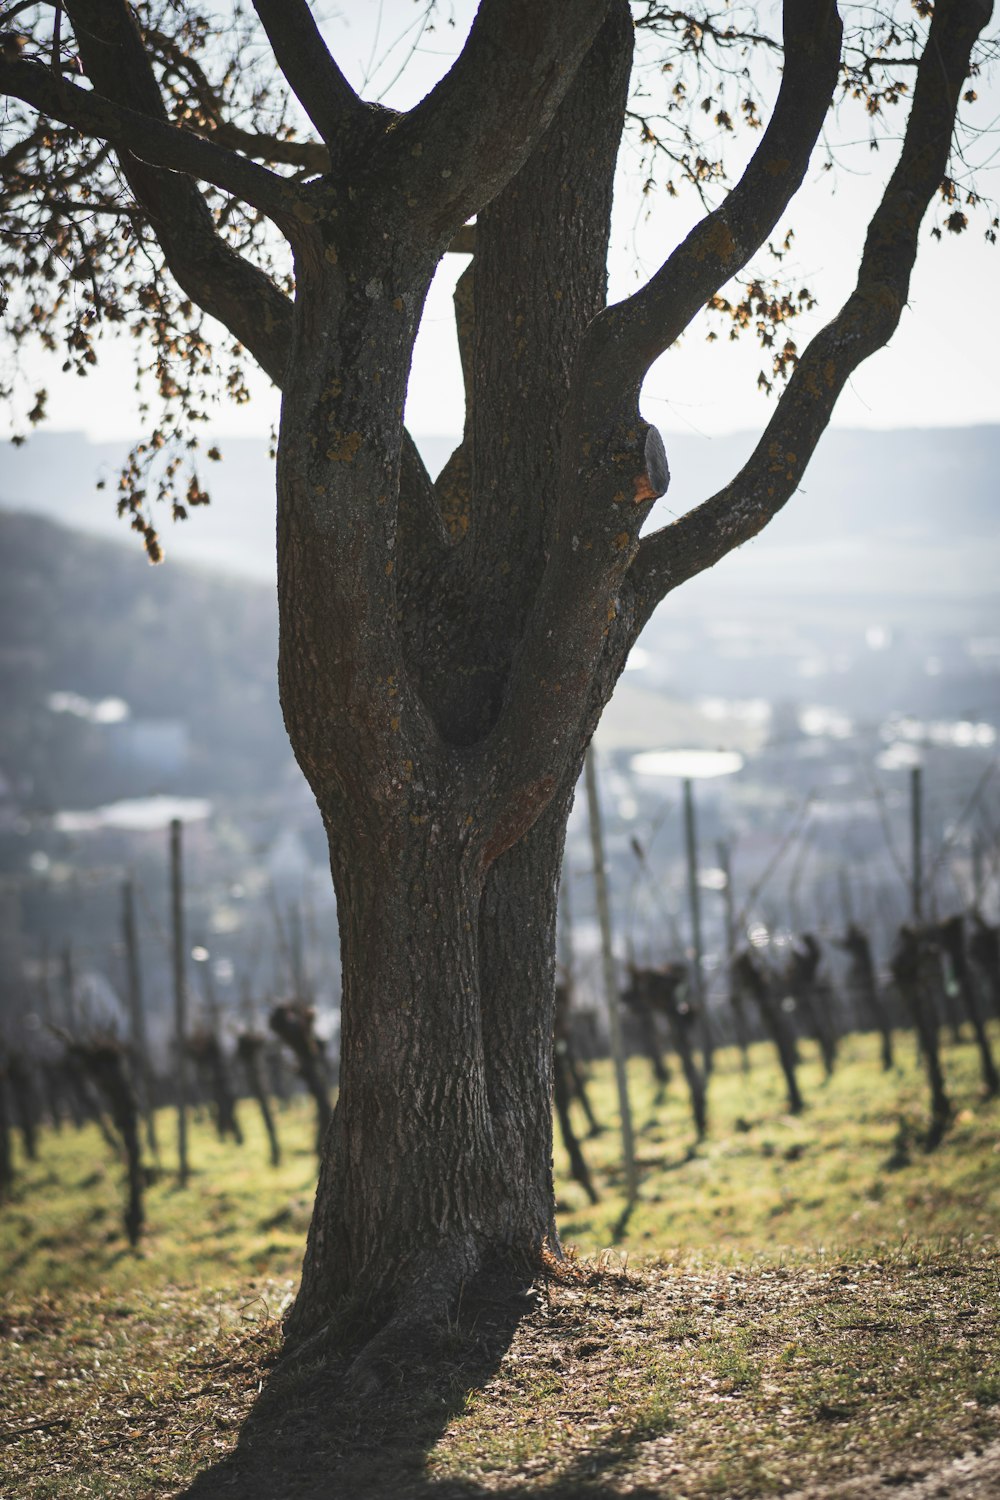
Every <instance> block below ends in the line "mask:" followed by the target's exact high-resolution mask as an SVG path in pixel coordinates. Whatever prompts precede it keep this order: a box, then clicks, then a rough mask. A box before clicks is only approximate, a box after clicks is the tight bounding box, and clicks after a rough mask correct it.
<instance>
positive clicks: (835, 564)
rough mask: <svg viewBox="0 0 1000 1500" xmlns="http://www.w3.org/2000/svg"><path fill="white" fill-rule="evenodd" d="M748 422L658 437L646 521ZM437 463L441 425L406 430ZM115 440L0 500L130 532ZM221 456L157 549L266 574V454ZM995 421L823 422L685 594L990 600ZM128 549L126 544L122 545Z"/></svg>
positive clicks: (32, 447) (998, 532)
mask: <svg viewBox="0 0 1000 1500" xmlns="http://www.w3.org/2000/svg"><path fill="white" fill-rule="evenodd" d="M756 440H757V435H756V434H750V433H735V434H732V435H729V436H724V437H714V438H701V437H696V436H692V435H689V434H676V433H668V434H667V435H666V445H667V453H668V456H669V460H670V467H671V470H672V472H673V482H672V484H671V487H670V491H669V493H668V495H667V496H666V497H665V499H664V501H663V502H661V504H660V506H658V507H657V508H656V512H655V513H654V517H653V521H652V524H662V523H663V522H664V521H667V520H669V519H671V517H672V516H674V515H679V514H682V513H683V512H684V511H685V510H687V509H689V508H690V507H691V506H692V505H695V504H697V503H698V502H699V501H700V500H702V499H704V498H706V496H708V495H710V494H712V493H713V492H714V490H716V489H717V488H718V487H719V486H721V485H722V484H724V483H726V482H727V481H728V480H729V479H731V478H732V477H733V476H734V475H735V474H736V473H737V472H738V471H739V469H740V468H741V466H742V465H743V463H744V462H745V461H746V459H747V458H748V456H749V454H750V452H751V451H752V449H753V446H754V443H755V442H756ZM418 441H419V444H420V446H421V448H422V449H423V451H424V455H425V458H426V461H427V463H428V466H429V467H430V468H431V470H432V472H436V471H437V470H438V469H439V468H440V467H441V465H442V464H443V463H444V461H445V458H446V457H447V455H448V453H449V452H450V450H451V447H452V441H453V440H452V439H450V438H448V437H447V436H436V437H435V436H432V437H421V438H419V439H418ZM125 446H126V445H125V444H92V443H89V442H88V441H87V440H86V439H85V438H84V437H83V436H82V435H81V434H79V433H41V434H39V435H36V436H35V437H33V438H32V439H31V440H30V441H29V442H28V443H27V444H26V445H25V446H24V447H22V448H13V447H11V446H9V445H8V446H7V447H6V449H5V451H4V452H3V454H2V459H0V505H5V506H7V507H9V508H12V509H18V510H28V511H32V512H34V513H36V514H44V515H49V516H52V517H54V518H55V519H58V520H61V521H64V522H66V523H67V524H69V525H72V526H75V527H79V528H81V529H83V530H86V531H90V532H93V533H95V534H100V535H104V536H115V537H119V538H123V539H125V540H127V541H128V540H130V539H129V537H128V531H127V527H126V525H125V523H124V522H122V521H119V520H118V519H117V518H116V516H115V508H114V503H113V500H112V499H111V498H110V489H111V487H110V486H109V490H107V491H101V492H97V491H95V489H94V485H95V482H96V480H97V479H98V478H99V477H101V476H102V475H104V476H106V477H109V478H110V477H113V475H114V473H115V471H116V466H117V465H118V464H120V462H121V460H122V457H123V456H124V452H125ZM222 448H223V462H222V463H221V464H218V465H212V464H209V465H206V466H205V467H206V473H205V475H204V476H203V477H204V478H205V479H206V481H208V482H209V483H210V487H211V490H212V494H213V504H212V505H211V506H209V507H208V508H207V509H206V510H204V511H201V510H200V511H198V512H197V513H195V514H193V515H192V517H191V519H190V520H188V521H186V522H183V523H181V524H179V525H176V526H175V525H173V524H171V523H170V522H169V521H164V522H162V523H161V524H162V531H163V536H164V540H165V544H166V549H167V556H168V559H170V558H177V559H183V560H186V561H201V562H203V563H209V564H211V565H212V566H214V567H218V568H224V569H226V570H227V571H229V572H232V573H239V574H242V575H244V576H249V577H255V578H259V579H270V578H273V577H274V465H273V463H272V462H271V461H270V460H269V459H268V457H267V448H266V444H265V443H264V442H263V441H260V442H257V441H255V440H252V439H247V438H239V439H231V440H229V441H226V442H224V443H223V444H222ZM998 475H1000V426H988V427H968V428H936V429H935V428H926V429H918V428H914V429H912V430H911V429H908V430H904V431H894V432H873V431H858V430H849V429H841V428H834V429H831V430H830V431H828V432H827V433H826V434H825V436H824V437H823V439H822V441H821V443H820V445H819V448H818V450H817V453H816V455H815V457H814V459H813V462H812V464H811V465H810V467H809V469H808V471H807V474H806V477H805V481H804V483H803V486H802V489H801V491H800V492H799V493H798V494H797V495H795V496H794V497H793V498H792V500H791V501H790V502H789V503H788V505H787V506H786V507H785V509H784V511H782V513H781V514H780V515H779V516H778V517H777V519H776V520H775V521H774V522H773V523H772V524H771V525H770V526H769V527H768V528H767V530H766V531H765V532H764V533H763V535H762V536H760V537H759V538H757V539H756V540H755V541H753V542H751V543H749V544H748V545H747V546H746V547H744V548H742V549H741V550H740V552H739V553H738V554H736V555H735V556H734V557H731V558H729V559H727V560H726V561H725V562H723V563H722V564H720V565H719V567H718V568H717V569H715V570H713V573H712V574H711V575H709V577H707V578H706V579H704V580H700V581H699V583H698V585H697V587H696V589H694V590H692V591H691V592H690V593H689V594H687V597H688V599H689V602H690V605H691V607H692V608H697V607H698V606H699V603H700V601H701V600H702V597H703V596H704V599H705V601H706V607H708V606H709V601H713V602H714V599H715V590H716V589H717V588H719V587H724V588H725V590H726V591H727V593H728V592H729V591H730V590H732V589H736V590H737V591H739V592H740V593H741V594H742V595H745V596H751V595H753V594H754V593H755V592H757V593H759V594H761V595H762V596H764V597H765V598H766V600H768V601H771V600H773V597H774V593H775V590H778V591H779V592H782V591H787V593H788V594H789V595H790V596H794V597H796V598H798V599H801V598H803V597H810V596H815V595H816V594H817V593H823V594H825V595H827V596H829V595H840V594H845V595H851V594H863V595H867V596H872V595H876V596H877V595H881V594H883V593H885V592H886V591H888V592H890V593H894V594H910V595H932V596H935V597H941V596H946V595H951V596H955V595H959V594H960V595H963V596H965V597H970V596H989V595H993V594H994V593H995V587H996V585H995V580H996V577H997V571H998V564H1000V528H998V526H997V520H998V512H1000V482H998V477H997V476H998ZM130 545H132V546H133V547H135V548H136V550H138V542H130Z"/></svg>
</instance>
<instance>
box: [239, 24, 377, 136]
mask: <svg viewBox="0 0 1000 1500" xmlns="http://www.w3.org/2000/svg"><path fill="white" fill-rule="evenodd" d="M253 7H254V10H255V11H256V12H257V16H258V18H259V20H260V23H261V25H262V26H263V28H264V30H265V31H266V33H267V39H268V41H269V42H270V43H271V49H272V51H273V52H274V56H275V61H276V62H277V64H278V67H279V68H280V69H281V71H282V73H284V75H285V78H286V79H287V80H288V84H289V87H290V88H291V90H292V92H293V93H294V94H295V96H296V98H297V99H298V101H299V103H300V104H301V105H302V108H303V109H304V110H305V112H306V114H307V115H308V116H309V118H310V120H311V121H312V122H313V124H314V125H315V127H316V129H317V130H318V131H319V133H320V135H321V136H322V138H323V140H324V141H326V142H327V144H328V145H332V144H333V142H334V141H335V140H336V138H337V136H338V134H339V133H340V131H341V130H342V129H343V127H344V125H345V124H346V123H347V122H348V121H349V120H350V119H351V118H352V116H356V115H358V114H359V113H361V112H363V111H364V105H363V104H362V102H361V100H360V99H359V98H358V96H357V94H356V93H355V92H354V90H353V89H352V88H351V85H350V84H349V83H348V81H347V79H346V78H345V77H344V75H343V73H342V72H341V71H340V69H339V68H338V67H337V64H336V63H335V62H334V60H333V58H332V57H331V56H330V53H329V51H328V50H327V46H326V43H325V42H324V40H323V38H322V36H321V35H320V32H319V27H318V26H317V25H316V22H315V20H314V19H313V16H312V12H311V11H310V9H309V6H308V4H307V3H306V0H253Z"/></svg>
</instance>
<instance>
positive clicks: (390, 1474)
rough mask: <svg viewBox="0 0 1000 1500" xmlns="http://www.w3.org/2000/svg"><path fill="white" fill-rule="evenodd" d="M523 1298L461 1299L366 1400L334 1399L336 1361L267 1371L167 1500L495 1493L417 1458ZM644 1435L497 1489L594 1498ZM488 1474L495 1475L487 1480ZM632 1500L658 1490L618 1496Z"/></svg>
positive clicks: (547, 1499)
mask: <svg viewBox="0 0 1000 1500" xmlns="http://www.w3.org/2000/svg"><path fill="white" fill-rule="evenodd" d="M534 1307H535V1297H534V1294H532V1293H531V1292H526V1291H525V1290H524V1289H523V1288H522V1289H520V1290H518V1289H512V1288H509V1287H508V1288H506V1289H504V1290H503V1291H497V1290H494V1291H492V1292H489V1293H482V1294H479V1295H477V1296H476V1297H475V1298H469V1299H467V1300H466V1302H465V1304H464V1306H463V1308H462V1311H461V1314H460V1316H459V1317H458V1319H457V1320H456V1322H455V1324H454V1325H452V1326H451V1327H449V1328H448V1329H446V1330H444V1331H443V1332H441V1333H440V1334H438V1335H437V1336H436V1338H435V1340H434V1347H433V1348H431V1347H427V1346H425V1347H424V1348H422V1349H420V1350H415V1349H410V1350H408V1351H407V1353H406V1355H405V1356H401V1357H400V1360H399V1362H394V1363H391V1364H390V1363H387V1365H386V1367H384V1368H383V1369H382V1371H381V1374H382V1376H383V1384H382V1387H381V1389H380V1391H379V1393H378V1394H377V1395H375V1396H368V1397H352V1396H351V1395H349V1394H348V1393H346V1392H345V1383H344V1371H345V1368H346V1365H345V1362H344V1361H343V1360H338V1359H337V1358H336V1357H335V1356H334V1357H331V1356H329V1355H325V1356H320V1355H313V1356H310V1355H308V1354H306V1355H302V1356H300V1357H299V1358H298V1359H294V1358H293V1359H291V1360H289V1361H286V1362H283V1363H280V1364H278V1365H277V1366H276V1367H275V1368H274V1370H273V1371H272V1373H271V1375H270V1377H269V1378H268V1380H267V1381H266V1382H265V1385H264V1387H263V1390H262V1391H261V1394H260V1397H259V1399H258V1400H257V1402H256V1404H255V1405H254V1408H253V1410H252V1411H251V1413H250V1415H249V1416H248V1417H247V1419H246V1421H245V1422H244V1424H243V1427H242V1429H241V1431H240V1435H239V1438H238V1440H237V1444H236V1448H235V1449H234V1451H233V1452H232V1453H230V1454H229V1455H228V1456H227V1457H226V1458H224V1459H222V1460H221V1461H220V1462H219V1463H218V1464H215V1465H213V1467H212V1468H210V1469H206V1470H204V1471H203V1472H202V1473H201V1474H199V1475H198V1476H197V1477H196V1479H195V1480H194V1481H193V1482H192V1483H191V1485H189V1486H188V1487H187V1488H186V1489H185V1490H183V1491H182V1492H180V1494H178V1495H177V1496H176V1500H339V1497H341V1496H343V1497H345V1500H347V1497H350V1500H387V1497H391V1500H474V1497H477V1496H482V1497H486V1496H487V1495H495V1493H496V1489H495V1487H494V1485H493V1484H491V1483H489V1482H488V1481H484V1482H481V1483H480V1482H476V1481H474V1480H464V1479H456V1478H445V1477H438V1476H435V1475H433V1474H432V1473H429V1472H428V1465H427V1459H428V1455H429V1454H430V1452H431V1451H432V1449H433V1448H434V1446H435V1444H436V1443H437V1442H438V1440H439V1438H440V1437H441V1435H442V1434H443V1432H444V1431H445V1429H446V1428H447V1426H448V1424H449V1422H450V1421H451V1420H452V1419H453V1418H454V1417H455V1416H457V1415H458V1414H459V1413H461V1412H462V1411H463V1409H464V1408H465V1405H466V1402H467V1400H468V1398H469V1396H470V1394H472V1393H473V1392H475V1391H477V1390H480V1389H482V1387H483V1386H484V1385H486V1384H487V1383H488V1382H489V1381H490V1379H491V1377H492V1376H493V1375H494V1374H495V1373H496V1371H497V1370H498V1368H499V1366H500V1363H501V1361H502V1360H503V1358H504V1355H505V1354H506V1353H507V1350H508V1349H509V1347H510V1344H511V1342H512V1340H513V1337H514V1334H515V1332H516V1330H517V1327H518V1324H519V1323H520V1322H521V1320H522V1318H524V1317H525V1316H530V1314H531V1312H532V1310H533V1309H534ZM643 1436H644V1434H640V1433H638V1432H636V1433H629V1432H623V1433H620V1434H616V1435H615V1437H614V1438H613V1439H612V1440H610V1441H608V1440H605V1441H602V1442H599V1443H597V1444H595V1445H594V1447H593V1448H591V1449H589V1450H588V1451H587V1452H586V1453H584V1454H581V1455H579V1456H578V1457H577V1459H576V1460H575V1461H572V1462H571V1463H570V1464H569V1465H568V1466H567V1467H565V1468H564V1469H563V1471H562V1472H561V1474H560V1476H559V1478H558V1479H557V1480H553V1481H551V1482H548V1483H547V1482H546V1481H545V1478H544V1474H541V1473H540V1474H538V1476H537V1477H533V1478H532V1480H531V1481H530V1483H527V1482H526V1483H525V1484H524V1485H516V1484H515V1485H510V1483H509V1482H507V1483H505V1484H504V1485H503V1493H504V1495H505V1496H511V1497H514V1500H517V1497H521V1496H523V1497H526V1496H528V1495H530V1496H531V1500H570V1497H577V1496H580V1497H585V1500H602V1497H607V1500H610V1497H611V1496H612V1495H613V1494H617V1491H613V1490H612V1489H611V1488H609V1487H608V1486H607V1484H606V1483H605V1482H604V1481H603V1479H602V1477H601V1476H602V1475H606V1474H607V1472H608V1469H609V1468H611V1467H614V1468H617V1467H618V1466H619V1465H620V1464H622V1463H627V1461H628V1459H629V1457H630V1456H631V1455H632V1453H633V1452H634V1450H635V1449H636V1448H637V1447H638V1444H639V1443H640V1442H641V1440H642V1437H643ZM495 1477H497V1478H499V1475H497V1476H495ZM629 1493H630V1495H631V1496H633V1497H634V1500H654V1497H655V1500H663V1491H662V1490H660V1489H657V1490H652V1489H650V1490H646V1489H643V1488H640V1489H632V1490H630V1492H629Z"/></svg>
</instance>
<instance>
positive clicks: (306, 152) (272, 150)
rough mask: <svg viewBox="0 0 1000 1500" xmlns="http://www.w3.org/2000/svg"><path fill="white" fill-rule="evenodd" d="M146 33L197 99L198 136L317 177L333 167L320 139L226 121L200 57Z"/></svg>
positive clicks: (161, 35) (194, 122) (193, 126)
mask: <svg viewBox="0 0 1000 1500" xmlns="http://www.w3.org/2000/svg"><path fill="white" fill-rule="evenodd" d="M145 36H146V41H147V43H148V44H150V45H151V46H152V47H153V48H154V49H155V51H156V53H157V55H158V56H159V57H160V58H161V59H162V61H163V62H164V63H165V64H166V65H167V66H168V67H169V68H170V69H171V70H173V71H174V72H175V73H177V74H180V75H182V76H183V77H184V79H185V80H186V82H187V84H188V86H189V87H190V89H191V91H192V93H193V95H194V98H195V99H196V100H197V103H198V110H199V111H200V113H201V115H202V117H203V118H202V119H201V120H199V119H191V120H189V121H188V122H187V123H188V127H189V129H191V130H193V131H194V132H195V133H196V134H197V135H203V136H206V137H207V138H208V139H209V140H213V141H216V142H217V143H218V144H219V145H220V146H226V147H227V148H228V149H229V150H230V151H242V153H243V154H244V156H250V157H252V158H253V159H254V160H255V161H268V162H280V163H281V164H282V165H283V166H287V167H298V168H299V170H300V171H303V172H310V173H315V174H316V175H317V176H318V175H320V174H321V173H323V172H328V171H329V170H330V153H329V151H328V150H327V148H326V146H324V145H323V143H322V142H321V141H296V140H288V139H285V138H284V137H281V136H276V135H272V134H270V133H269V132H267V131H259V130H244V129H243V128H242V127H241V126H239V125H234V124H233V122H232V121H231V120H227V119H226V117H225V114H224V111H223V102H222V100H221V98H220V97H219V95H218V94H217V93H216V91H215V89H214V88H213V87H212V85H211V83H210V82H209V80H208V77H207V76H206V73H205V70H204V69H203V68H202V67H201V65H200V63H199V62H198V60H197V58H194V57H192V56H190V54H189V53H187V52H185V51H184V49H183V48H182V47H181V46H179V45H178V43H177V41H176V39H175V38H174V37H172V36H168V35H167V34H166V33H165V32H162V31H154V30H151V29H149V28H147V30H146V33H145ZM102 92H103V93H107V92H108V90H107V89H103V90H102Z"/></svg>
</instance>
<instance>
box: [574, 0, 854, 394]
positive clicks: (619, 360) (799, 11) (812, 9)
mask: <svg viewBox="0 0 1000 1500" xmlns="http://www.w3.org/2000/svg"><path fill="white" fill-rule="evenodd" d="M841 36H842V27H841V23H840V17H839V16H838V14H837V9H836V5H835V4H834V3H833V0H785V6H784V45H785V67H784V73H783V76H782V81H781V87H780V89H779V91H778V97H777V100H776V102H775V106H774V111H773V113H772V115H771V120H770V123H769V124H768V127H767V130H766V131H765V132H764V135H763V137H762V139H761V142H760V145H759V146H758V148H757V150H756V151H755V152H754V154H753V156H752V158H751V160H750V163H749V165H748V166H747V168H746V171H745V172H744V173H743V176H742V178H741V179H740V181H739V182H738V183H737V185H736V186H735V187H734V188H733V189H732V190H731V192H729V193H728V194H727V195H726V197H725V199H724V200H723V202H722V204H721V205H720V207H719V208H717V209H716V210H715V211H714V212H713V213H710V214H708V215H707V216H706V217H705V218H704V219H702V220H701V222H700V223H699V224H697V225H696V226H695V228H694V229H693V230H692V231H691V233H690V234H689V235H688V237H687V238H686V239H685V240H684V241H683V243H682V244H680V245H678V247H677V249H676V250H674V252H673V253H672V254H671V255H670V256H669V258H668V259H667V260H666V261H665V262H664V264H663V265H662V267H661V268H660V270H659V271H658V272H657V273H656V275H655V276H653V278H652V279H651V280H650V281H649V282H648V283H647V284H646V285H645V286H644V287H643V288H642V289H641V290H640V291H638V292H636V293H635V295H634V296H632V297H629V298H628V299H627V300H626V301H624V302H619V303H617V304H616V305H615V306H613V307H610V308H608V309H607V311H606V312H605V313H603V314H602V316H601V317H600V318H598V319H597V320H596V321H595V324H594V326H593V327H592V329H591V332H590V335H589V338H588V346H589V347H588V360H589V371H588V374H589V378H590V380H591V382H592V384H593V385H594V386H595V387H596V388H597V390H598V391H599V392H600V393H601V394H600V395H598V396H597V400H598V401H600V402H604V401H606V399H607V395H608V392H609V391H612V390H613V391H614V392H615V393H616V394H617V393H618V392H622V391H631V392H635V393H637V392H638V389H639V386H640V385H641V383H642V380H643V378H644V376H645V374H646V372H647V370H648V369H649V367H650V365H651V364H652V363H653V361H654V360H655V359H657V358H658V357H659V355H661V354H662V353H663V352H664V350H666V349H668V348H669V347H670V345H671V344H673V343H674V341H675V340H676V339H677V338H678V337H679V335H680V334H681V333H682V332H683V331H684V329H685V328H686V327H687V325H688V323H690V321H691V319H692V318H693V317H694V316H695V314H696V313H698V312H699V311H700V310H701V308H702V307H703V306H704V305H705V302H706V301H707V299H708V298H709V297H710V296H711V295H712V294H713V293H714V292H716V291H717V290H718V288H719V287H720V286H722V285H723V284H724V283H725V282H726V281H728V280H729V279H730V277H732V276H734V275H735V274H736V273H737V272H738V271H740V270H741V269H742V268H743V267H744V266H745V265H746V263H747V261H748V260H749V259H750V257H751V256H752V255H753V254H754V253H755V252H756V251H757V250H758V249H759V247H760V246H761V245H762V244H763V242H764V240H765V239H766V238H767V236H768V235H769V234H770V233H771V231H772V230H773V229H774V226H775V224H776V223H777V221H778V219H779V217H780V215H781V214H782V213H783V211H784V209H785V207H786V206H787V204H788V203H789V201H790V200H791V198H792V196H793V195H794V193H795V192H796V191H797V189H798V187H799V186H800V184H801V182H802V178H803V177H804V175H805V171H806V168H807V166H808V165H809V157H810V155H811V153H812V149H813V146H814V144H815V142H816V139H817V137H818V135H819V132H820V130H821V128H822V125H823V119H824V117H825V115H826V111H827V109H828V107H829V104H830V101H831V99H832V97H833V92H834V89H835V87H836V83H837V74H838V67H839V62H840V43H841Z"/></svg>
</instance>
